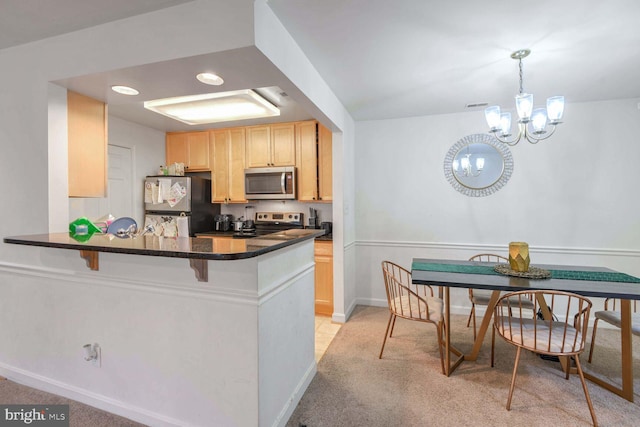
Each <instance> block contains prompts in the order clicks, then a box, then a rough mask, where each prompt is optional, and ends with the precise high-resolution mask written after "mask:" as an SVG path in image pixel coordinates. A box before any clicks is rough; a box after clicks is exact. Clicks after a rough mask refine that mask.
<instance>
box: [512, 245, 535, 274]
mask: <svg viewBox="0 0 640 427" xmlns="http://www.w3.org/2000/svg"><path fill="white" fill-rule="evenodd" d="M530 262H531V260H530V259H529V244H528V243H526V242H511V243H509V265H511V269H512V270H513V271H519V272H521V273H526V272H527V271H529V263H530Z"/></svg>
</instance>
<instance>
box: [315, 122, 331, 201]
mask: <svg viewBox="0 0 640 427" xmlns="http://www.w3.org/2000/svg"><path fill="white" fill-rule="evenodd" d="M332 138H333V134H332V133H331V131H330V130H329V129H327V128H326V127H324V126H322V125H321V124H320V123H318V198H319V199H320V200H321V201H323V202H331V201H333V166H332V164H333V154H332V152H333V139H332Z"/></svg>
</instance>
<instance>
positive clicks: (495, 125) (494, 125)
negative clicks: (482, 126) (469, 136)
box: [484, 105, 500, 132]
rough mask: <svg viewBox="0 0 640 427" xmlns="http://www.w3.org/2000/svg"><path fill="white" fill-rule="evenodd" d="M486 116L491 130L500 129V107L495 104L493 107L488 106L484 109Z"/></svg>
mask: <svg viewBox="0 0 640 427" xmlns="http://www.w3.org/2000/svg"><path fill="white" fill-rule="evenodd" d="M484 117H485V118H486V119H487V124H488V125H489V129H491V132H495V131H497V130H498V129H500V107H499V106H497V105H494V106H493V107H487V108H485V109H484Z"/></svg>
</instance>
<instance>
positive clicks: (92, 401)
mask: <svg viewBox="0 0 640 427" xmlns="http://www.w3.org/2000/svg"><path fill="white" fill-rule="evenodd" d="M0 374H1V375H2V376H4V377H5V378H7V379H8V380H11V381H13V382H15V383H18V384H22V385H25V386H27V387H31V388H34V389H36V390H41V391H44V392H47V393H52V394H55V395H58V396H63V397H66V398H68V399H72V400H75V401H77V402H81V403H84V404H85V405H89V406H93V407H94V408H98V409H101V410H103V411H106V412H109V413H112V414H115V415H119V416H121V417H125V418H128V419H130V420H133V421H136V422H139V423H142V424H146V425H153V426H159V427H160V426H161V427H176V426H186V424H185V423H184V421H180V420H176V419H174V418H171V417H167V416H165V415H162V414H157V413H154V412H151V411H148V410H146V409H143V408H139V407H136V406H133V405H129V404H127V403H125V402H121V401H118V400H115V399H111V398H109V397H106V396H103V395H101V394H97V393H93V392H91V391H89V390H86V389H82V388H79V387H75V386H72V385H69V384H66V383H63V382H60V381H56V380H53V379H51V378H47V377H44V376H41V375H37V374H34V373H32V372H27V371H25V370H23V369H19V368H16V367H14V366H9V365H6V364H4V363H0Z"/></svg>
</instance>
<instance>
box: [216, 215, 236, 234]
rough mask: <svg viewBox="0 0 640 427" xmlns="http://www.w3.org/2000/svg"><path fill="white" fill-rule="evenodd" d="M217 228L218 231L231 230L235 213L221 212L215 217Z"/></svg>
mask: <svg viewBox="0 0 640 427" xmlns="http://www.w3.org/2000/svg"><path fill="white" fill-rule="evenodd" d="M213 220H214V222H215V230H216V231H230V230H231V222H232V221H233V215H231V214H219V215H216V216H215V217H214V219H213Z"/></svg>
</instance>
